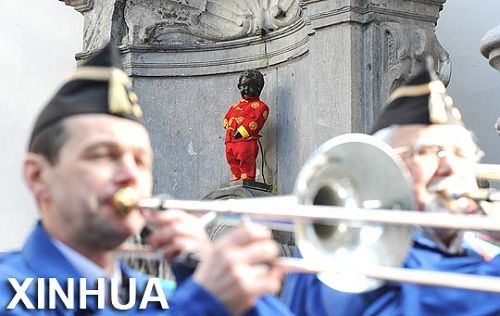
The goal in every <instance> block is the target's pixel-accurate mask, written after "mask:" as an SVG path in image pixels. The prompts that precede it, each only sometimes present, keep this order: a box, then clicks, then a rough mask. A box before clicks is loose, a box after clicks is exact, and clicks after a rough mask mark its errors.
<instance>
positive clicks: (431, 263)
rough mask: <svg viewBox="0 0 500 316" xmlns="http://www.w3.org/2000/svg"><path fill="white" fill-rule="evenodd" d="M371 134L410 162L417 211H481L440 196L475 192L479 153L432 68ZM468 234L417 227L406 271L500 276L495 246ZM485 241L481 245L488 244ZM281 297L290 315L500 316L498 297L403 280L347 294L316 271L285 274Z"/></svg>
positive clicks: (394, 98) (397, 95)
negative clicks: (447, 191)
mask: <svg viewBox="0 0 500 316" xmlns="http://www.w3.org/2000/svg"><path fill="white" fill-rule="evenodd" d="M372 134H373V135H374V136H375V137H377V138H379V139H382V140H384V141H385V142H386V143H388V144H389V145H390V146H392V147H393V148H394V149H395V150H396V152H398V153H399V154H400V156H401V158H402V160H403V161H404V162H405V164H406V166H407V167H408V169H409V171H410V173H411V176H412V179H413V191H414V194H415V198H416V202H417V205H418V209H419V210H420V211H423V212H452V213H462V214H468V213H474V212H476V211H478V206H477V204H476V203H475V202H474V201H471V200H469V199H466V198H460V199H458V200H448V199H446V198H443V196H442V194H440V193H438V192H441V191H442V190H443V189H451V190H457V189H458V190H461V191H462V192H470V191H474V190H475V189H477V186H476V179H475V173H474V164H475V163H477V161H478V159H479V158H480V156H481V155H480V150H479V148H478V147H477V145H476V143H475V142H474V138H473V137H472V135H471V133H470V132H469V131H468V130H467V129H466V128H465V126H464V124H463V121H462V119H461V116H460V112H459V111H458V109H457V108H456V107H454V106H453V102H452V100H451V98H450V97H449V96H448V95H447V94H446V89H445V87H444V85H443V83H442V82H441V81H439V80H438V79H437V75H436V74H435V73H434V72H433V70H430V67H429V66H427V67H425V68H423V69H422V70H421V71H420V72H418V74H417V75H416V76H414V77H412V78H411V79H410V80H409V81H408V82H406V83H405V84H404V85H403V86H402V87H400V88H398V89H396V90H395V91H394V92H393V93H392V95H391V96H390V98H389V102H388V105H387V106H386V107H385V109H384V110H383V112H382V114H381V115H380V117H379V118H378V120H377V121H376V123H375V125H374V127H373V130H372ZM463 236H464V234H463V233H462V232H459V231H456V230H452V229H428V228H427V229H416V231H415V235H414V244H413V247H412V248H411V250H410V252H409V255H408V256H407V259H406V261H405V264H404V266H405V267H406V268H410V269H424V270H432V271H445V272H456V273H466V274H474V275H486V276H495V277H497V276H499V275H500V256H496V253H497V252H498V251H495V249H497V248H496V247H471V244H473V243H474V240H468V242H467V243H464V238H463ZM490 237H491V238H494V236H490ZM473 239H474V238H473ZM471 241H472V242H471ZM475 241H478V240H477V239H476V240H475ZM481 242H482V243H483V245H484V243H485V242H486V241H485V240H481ZM480 248H482V249H487V248H489V249H493V254H492V253H491V252H490V253H489V254H488V253H486V252H483V251H478V249H480ZM283 299H284V301H285V303H286V304H287V305H288V306H289V307H290V308H291V309H292V311H293V312H295V313H296V314H297V315H304V316H306V315H311V316H312V315H314V316H322V315H350V316H353V315H363V316H368V315H374V316H375V315H377V316H380V315H415V316H417V315H419V316H422V315H436V316H438V315H454V316H457V315H464V316H465V315H467V316H470V315H475V316H479V315H500V294H498V293H492V292H482V291H472V290H466V289H457V288H449V287H433V286H428V285H416V284H410V283H400V282H388V283H386V284H385V285H383V286H382V287H380V288H377V289H375V290H372V291H368V292H365V293H360V294H353V293H342V292H339V291H336V290H333V289H331V288H329V287H327V286H326V285H324V284H323V283H321V281H319V279H318V278H317V277H316V276H315V275H311V274H292V275H290V276H288V277H287V279H286V281H285V286H284V290H283Z"/></svg>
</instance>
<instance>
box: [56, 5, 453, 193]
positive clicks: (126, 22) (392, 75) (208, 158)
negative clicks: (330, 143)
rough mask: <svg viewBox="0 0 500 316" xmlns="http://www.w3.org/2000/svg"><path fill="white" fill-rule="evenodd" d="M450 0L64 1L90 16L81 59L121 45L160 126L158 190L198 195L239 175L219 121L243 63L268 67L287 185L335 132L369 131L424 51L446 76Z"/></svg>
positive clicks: (269, 146)
mask: <svg viewBox="0 0 500 316" xmlns="http://www.w3.org/2000/svg"><path fill="white" fill-rule="evenodd" d="M444 1H445V0H406V1H394V0H364V1H362V0H303V1H299V0H264V1H250V0H245V1H241V0H239V1H238V0H172V1H159V0H148V1H145V0H127V1H125V0H105V1H104V0H101V1H90V0H87V1H83V0H78V1H72V0H66V1H65V2H66V3H67V4H69V5H73V6H75V8H76V9H78V10H81V12H82V14H83V15H84V18H85V32H84V50H83V51H82V52H80V53H79V54H77V59H78V60H80V61H82V60H85V59H86V58H88V56H89V55H91V54H92V53H93V52H95V50H96V49H98V48H99V47H101V46H102V45H103V43H105V42H107V41H108V40H112V41H113V42H114V43H116V44H118V45H119V46H120V48H121V52H122V55H123V65H124V67H125V70H126V71H127V72H128V74H129V75H130V76H131V77H132V78H133V81H134V86H135V88H136V90H137V91H138V93H139V96H140V99H141V103H142V105H143V107H144V110H145V114H146V120H147V125H148V127H149V128H150V131H151V133H152V138H153V146H154V150H155V191H156V192H168V193H169V194H171V195H172V196H174V197H176V198H187V199H197V198H201V197H203V196H204V195H205V194H207V193H208V192H210V191H213V190H214V189H216V188H217V187H219V185H220V184H221V183H224V182H227V181H228V179H229V177H230V172H229V168H228V167H227V165H226V162H225V158H224V144H223V137H224V130H223V129H222V127H221V121H222V118H223V116H224V114H225V112H226V110H227V108H228V107H229V105H231V104H232V103H234V102H236V101H237V100H238V98H239V95H238V90H237V89H236V83H237V78H238V76H239V72H241V71H242V70H244V69H248V68H259V69H260V70H261V71H262V72H263V73H264V74H265V79H266V85H265V87H264V91H263V94H262V96H261V97H262V99H263V100H264V101H265V102H266V103H267V104H268V105H269V106H270V109H271V113H270V118H269V119H268V122H267V124H266V126H265V128H264V129H263V131H262V135H264V137H263V139H262V144H263V147H264V149H265V162H266V167H265V170H264V172H265V175H266V179H267V181H268V183H269V182H270V183H272V184H274V187H275V190H276V191H277V192H278V193H290V192H292V191H293V184H294V182H295V178H296V176H297V174H298V172H299V170H300V168H301V166H302V165H303V164H304V162H305V161H306V159H307V157H308V156H309V154H310V153H311V152H312V151H313V150H314V149H315V148H316V147H317V146H318V145H320V144H321V143H323V142H324V141H326V140H327V139H329V138H331V137H332V136H335V135H338V134H341V133H346V132H364V131H367V130H368V129H369V127H370V125H371V123H372V120H373V117H374V115H375V114H376V113H378V111H379V110H380V108H381V106H382V105H383V103H384V100H385V99H386V98H387V96H388V95H389V93H390V91H391V89H393V88H395V87H397V86H398V85H399V84H400V83H401V82H402V81H403V80H405V79H406V77H407V75H408V73H410V72H412V71H414V70H415V64H416V62H418V61H421V60H422V58H423V56H424V55H426V54H432V55H433V56H434V57H435V58H436V59H437V60H438V66H439V70H440V74H441V76H442V78H443V79H444V80H448V79H449V75H450V68H449V58H448V54H447V53H446V52H445V51H444V50H443V48H442V47H441V45H440V44H439V42H438V41H437V39H436V37H435V34H434V28H435V23H436V21H437V19H438V17H439V11H440V7H441V6H442V4H443V3H444ZM259 159H260V156H259ZM258 165H259V169H260V161H259V162H258ZM259 172H262V171H259Z"/></svg>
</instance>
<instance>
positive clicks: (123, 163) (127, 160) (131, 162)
mask: <svg viewBox="0 0 500 316" xmlns="http://www.w3.org/2000/svg"><path fill="white" fill-rule="evenodd" d="M138 177H139V168H138V166H137V163H136V161H135V159H134V157H132V155H124V156H123V157H122V158H121V159H120V161H119V164H118V166H117V171H116V176H115V180H116V182H118V183H120V184H122V185H130V184H135V183H136V182H137V179H138Z"/></svg>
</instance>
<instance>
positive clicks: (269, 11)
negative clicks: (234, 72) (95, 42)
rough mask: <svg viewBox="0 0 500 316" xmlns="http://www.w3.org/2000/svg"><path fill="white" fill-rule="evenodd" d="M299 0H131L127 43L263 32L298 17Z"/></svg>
mask: <svg viewBox="0 0 500 316" xmlns="http://www.w3.org/2000/svg"><path fill="white" fill-rule="evenodd" d="M299 4H300V1H299V0H265V1H257V0H248V1H227V0H168V1H164V0H129V1H127V4H126V6H125V12H124V16H125V23H126V25H127V26H128V29H129V34H128V38H126V39H125V43H129V44H135V45H168V46H176V45H178V46H182V45H185V46H190V45H196V46H199V45H200V44H209V43H216V42H220V41H229V40H235V39H240V38H244V37H249V36H254V35H262V34H266V33H268V32H270V31H273V30H276V29H278V28H281V27H284V26H287V25H290V24H292V23H293V22H295V21H297V19H298V18H299V16H300V6H299Z"/></svg>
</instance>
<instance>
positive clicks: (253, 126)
mask: <svg viewBox="0 0 500 316" xmlns="http://www.w3.org/2000/svg"><path fill="white" fill-rule="evenodd" d="M248 127H249V128H250V129H251V130H252V131H255V130H256V129H257V127H259V125H257V122H254V121H252V122H250V124H248Z"/></svg>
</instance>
